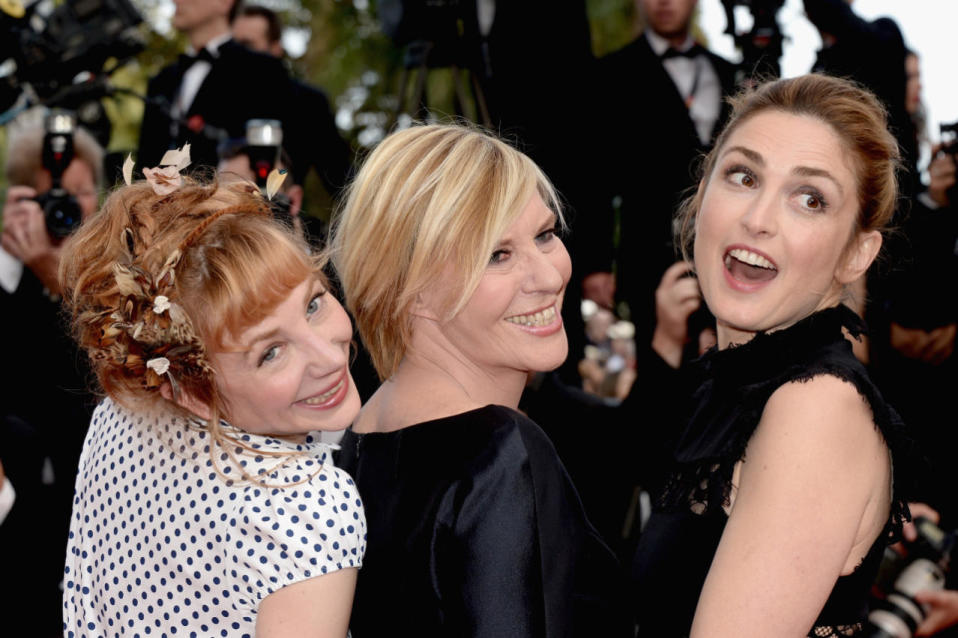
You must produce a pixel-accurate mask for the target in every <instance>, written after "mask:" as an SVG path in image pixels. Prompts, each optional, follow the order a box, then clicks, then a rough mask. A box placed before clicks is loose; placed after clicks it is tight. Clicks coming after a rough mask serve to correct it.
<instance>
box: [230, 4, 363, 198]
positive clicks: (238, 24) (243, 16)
mask: <svg viewBox="0 0 958 638" xmlns="http://www.w3.org/2000/svg"><path fill="white" fill-rule="evenodd" d="M232 30H233V39H234V40H236V41H237V42H239V43H240V44H242V45H244V46H246V47H247V48H249V49H250V50H252V51H258V52H260V53H265V54H267V55H271V56H273V57H275V58H279V59H282V58H283V56H284V55H285V51H284V50H283V43H282V35H283V24H282V22H281V21H280V18H279V16H278V15H277V14H276V12H275V11H273V10H271V9H269V8H267V7H263V6H258V5H252V4H251V5H245V4H244V5H243V6H242V7H240V9H239V11H237V12H236V16H235V17H234V18H233V23H232ZM290 83H291V93H292V95H291V98H292V100H293V101H292V103H291V104H290V111H291V112H290V116H291V117H292V118H293V120H294V122H293V123H292V127H291V130H292V131H297V132H299V134H297V135H293V136H288V137H287V138H286V140H285V146H286V150H287V152H288V153H289V156H290V158H291V160H292V166H293V169H292V171H291V174H292V181H293V182H294V183H296V184H299V185H302V184H303V183H304V181H305V179H306V174H307V173H308V172H309V170H310V169H311V168H312V169H315V171H316V174H317V175H318V176H319V178H320V179H321V180H322V182H323V186H324V187H325V188H326V192H327V193H328V194H329V195H330V196H331V197H336V196H337V195H338V194H339V191H340V190H342V188H343V187H344V186H345V185H346V182H347V180H348V179H349V176H350V173H351V171H352V154H351V151H350V148H349V145H348V144H346V142H345V141H344V140H343V138H342V136H341V135H340V134H339V130H338V129H337V128H336V122H335V120H334V119H333V114H332V111H331V109H330V104H329V98H327V97H326V93H325V92H323V91H322V90H321V89H319V88H318V87H315V86H312V85H310V84H307V83H305V82H302V81H300V80H298V79H296V78H290Z"/></svg>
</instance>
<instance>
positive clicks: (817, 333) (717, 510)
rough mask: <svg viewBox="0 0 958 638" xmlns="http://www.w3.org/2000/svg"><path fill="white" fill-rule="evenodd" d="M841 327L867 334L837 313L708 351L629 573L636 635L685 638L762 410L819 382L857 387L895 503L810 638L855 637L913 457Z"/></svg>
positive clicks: (894, 529) (899, 512)
mask: <svg viewBox="0 0 958 638" xmlns="http://www.w3.org/2000/svg"><path fill="white" fill-rule="evenodd" d="M843 327H844V328H846V329H847V330H848V331H849V332H850V333H851V334H853V335H858V334H860V333H862V332H863V331H864V329H865V328H864V325H863V323H862V322H861V320H860V319H859V318H858V316H857V315H855V313H853V312H852V311H851V310H849V309H848V308H847V307H845V306H838V307H835V308H829V309H826V310H823V311H821V312H818V313H816V314H814V315H811V316H810V317H808V318H806V319H804V320H802V321H800V322H798V323H796V324H795V325H793V326H791V327H789V328H786V329H784V330H780V331H777V332H773V333H768V334H764V333H759V334H758V335H756V336H755V337H754V338H753V339H752V340H751V341H749V342H748V343H746V344H744V345H741V346H734V347H731V348H728V349H725V350H714V349H713V350H712V351H710V352H709V353H708V354H706V355H705V356H704V357H703V358H702V359H700V360H699V362H698V363H697V365H698V366H699V369H698V370H697V373H698V374H699V375H700V379H699V382H700V385H699V389H698V390H697V391H696V393H695V396H694V399H693V403H692V410H691V417H690V419H689V421H688V426H687V428H686V429H685V431H684V432H683V434H682V435H681V437H679V439H678V443H677V445H676V446H675V452H674V457H675V458H674V463H673V468H674V469H673V470H672V472H671V473H670V477H669V479H668V481H667V483H666V487H665V488H664V490H663V493H662V494H661V495H660V497H659V498H658V499H657V503H656V507H655V510H654V512H653V514H652V516H651V518H650V519H649V522H648V524H647V526H646V528H645V530H644V531H643V534H642V537H641V539H640V541H639V546H638V549H637V551H636V555H635V560H634V562H633V566H632V567H633V569H632V577H633V582H634V593H635V596H636V598H635V608H636V615H637V616H638V622H639V635H640V636H656V637H663V636H664V637H668V636H688V634H689V631H690V629H691V626H692V619H693V616H694V614H695V607H696V604H697V603H698V598H699V594H700V593H701V591H702V586H703V585H704V583H705V577H706V575H707V574H708V570H709V567H710V565H711V563H712V558H713V556H714V555H715V551H716V549H717V548H718V544H719V541H720V540H721V537H722V532H723V530H724V529H725V523H726V521H727V520H728V516H727V515H726V514H725V510H724V509H723V506H725V505H728V503H729V495H730V490H731V485H732V471H733V469H734V467H735V464H736V463H737V462H738V461H739V460H740V459H742V458H744V454H745V448H746V446H747V445H748V441H749V439H750V438H751V436H752V433H753V432H754V431H755V428H756V427H758V423H759V420H760V419H761V417H762V412H763V410H764V409H765V404H766V403H767V402H768V399H769V397H770V396H771V395H772V393H773V392H775V390H777V389H778V388H779V387H781V386H782V385H784V384H786V383H789V382H792V381H803V380H808V379H811V378H812V377H815V376H818V375H822V374H828V375H832V376H836V377H838V378H840V379H843V380H845V381H848V382H849V383H851V384H852V385H854V386H855V388H856V389H857V390H858V392H859V394H860V395H861V396H862V398H863V399H864V400H865V401H866V402H867V403H868V404H869V406H870V407H871V409H872V413H873V418H874V422H875V427H876V428H877V429H878V431H879V432H880V433H881V434H882V436H883V437H884V440H885V442H886V444H887V445H888V447H889V449H890V450H891V452H892V458H893V468H894V470H893V471H894V477H893V482H894V483H893V484H894V490H895V495H894V498H893V502H892V507H891V513H890V515H889V519H888V522H887V524H886V526H885V529H884V530H883V531H882V533H880V534H879V535H878V537H877V538H876V539H875V541H874V543H873V545H872V547H871V548H870V549H869V551H868V553H867V555H866V556H865V558H864V559H863V560H862V562H861V564H860V565H859V566H858V567H857V568H856V569H855V571H854V572H852V573H851V574H848V575H846V576H841V577H840V578H838V580H837V582H836V583H835V586H834V588H833V590H832V592H831V594H830V596H829V598H828V600H827V602H826V604H825V607H824V609H823V610H822V611H821V613H820V615H819V617H818V619H817V620H816V622H815V625H814V626H813V627H812V628H811V630H810V631H809V636H816V637H828V636H854V635H856V634H857V633H859V632H860V631H861V624H860V623H861V622H862V621H863V620H864V619H865V616H866V615H867V610H868V596H869V590H870V588H871V584H872V582H874V579H875V576H876V574H877V571H878V566H879V563H880V562H881V558H882V553H883V551H884V548H885V546H886V545H887V544H888V542H889V541H890V540H891V539H892V538H893V537H895V536H896V535H897V533H898V532H899V531H900V529H901V521H902V517H903V513H904V509H903V508H904V502H903V499H902V490H903V489H904V474H903V472H902V466H903V465H904V461H905V460H906V458H911V456H912V452H911V450H910V446H909V444H908V442H907V439H906V437H905V435H904V433H903V427H902V424H901V421H900V419H899V418H898V416H897V414H896V413H895V412H894V410H892V408H891V407H890V406H889V405H888V404H887V403H885V401H884V400H883V399H882V397H881V394H880V393H879V391H878V389H877V388H876V387H875V385H874V384H873V383H872V382H871V380H870V379H869V378H868V373H867V372H866V371H865V368H864V366H862V364H861V363H860V362H859V361H858V360H857V359H856V358H855V356H854V354H853V353H852V348H851V343H850V342H849V341H848V340H847V339H846V338H845V337H844V335H843V333H842V328H843ZM823 496H827V495H823Z"/></svg>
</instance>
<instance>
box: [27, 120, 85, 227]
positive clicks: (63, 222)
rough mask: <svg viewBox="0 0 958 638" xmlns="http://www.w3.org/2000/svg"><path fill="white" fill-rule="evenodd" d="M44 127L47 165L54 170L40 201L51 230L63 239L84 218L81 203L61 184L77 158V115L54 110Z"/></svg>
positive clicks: (47, 167) (44, 163)
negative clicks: (49, 184) (75, 134)
mask: <svg viewBox="0 0 958 638" xmlns="http://www.w3.org/2000/svg"><path fill="white" fill-rule="evenodd" d="M44 128H45V129H46V133H45V134H44V136H43V167H44V168H45V169H47V170H48V171H50V177H51V178H52V184H53V185H52V186H51V188H50V190H48V191H47V192H45V193H41V194H39V195H38V196H37V197H36V202H37V203H38V204H39V205H40V208H42V209H43V218H44V220H45V221H46V225H47V232H48V233H49V234H50V236H51V237H53V238H54V239H63V238H64V237H66V236H68V235H69V234H70V233H72V232H73V231H74V230H76V227H77V226H79V225H80V222H81V221H82V219H83V210H82V209H81V208H80V203H79V202H78V201H77V199H76V197H74V196H73V195H71V194H70V193H69V192H67V190H66V189H65V188H63V185H62V183H61V180H62V179H63V173H64V172H65V171H66V170H67V167H68V166H70V162H72V161H73V157H74V153H73V131H75V130H76V116H75V115H74V114H73V113H71V112H70V111H65V110H63V109H54V110H52V111H51V112H50V113H49V114H48V115H47V117H46V119H45V120H44Z"/></svg>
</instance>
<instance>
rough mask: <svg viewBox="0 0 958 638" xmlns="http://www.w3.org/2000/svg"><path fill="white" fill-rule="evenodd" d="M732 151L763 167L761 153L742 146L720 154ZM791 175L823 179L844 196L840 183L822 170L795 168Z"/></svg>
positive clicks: (732, 147)
mask: <svg viewBox="0 0 958 638" xmlns="http://www.w3.org/2000/svg"><path fill="white" fill-rule="evenodd" d="M733 151H738V152H739V153H741V154H742V155H744V156H745V157H747V158H749V159H750V160H752V161H753V162H755V163H756V164H758V165H759V166H760V167H763V168H764V167H765V158H764V157H762V155H761V153H758V152H757V151H753V150H752V149H750V148H746V147H744V146H731V147H729V149H728V150H727V151H725V152H724V153H722V155H723V156H724V155H728V154H729V153H731V152H733ZM792 175H799V176H801V177H824V178H825V179H827V180H829V181H831V182H832V183H833V184H835V187H836V188H838V192H839V193H841V194H842V195H843V196H844V195H845V189H844V188H843V187H842V185H841V182H839V181H838V180H837V179H836V178H835V176H834V175H832V174H831V173H829V172H828V171H826V170H825V169H823V168H814V167H812V166H796V167H795V168H793V169H792Z"/></svg>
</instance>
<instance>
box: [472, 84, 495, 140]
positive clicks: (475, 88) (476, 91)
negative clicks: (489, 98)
mask: <svg viewBox="0 0 958 638" xmlns="http://www.w3.org/2000/svg"><path fill="white" fill-rule="evenodd" d="M469 76H470V77H471V78H472V94H473V95H474V96H475V97H476V110H477V111H479V113H478V115H479V118H480V119H479V121H480V123H481V124H482V125H483V126H485V127H486V128H488V129H490V130H491V129H492V118H491V117H489V107H488V106H486V94H485V93H483V92H482V86H481V85H480V84H479V78H477V77H476V74H475V73H470V74H469Z"/></svg>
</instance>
